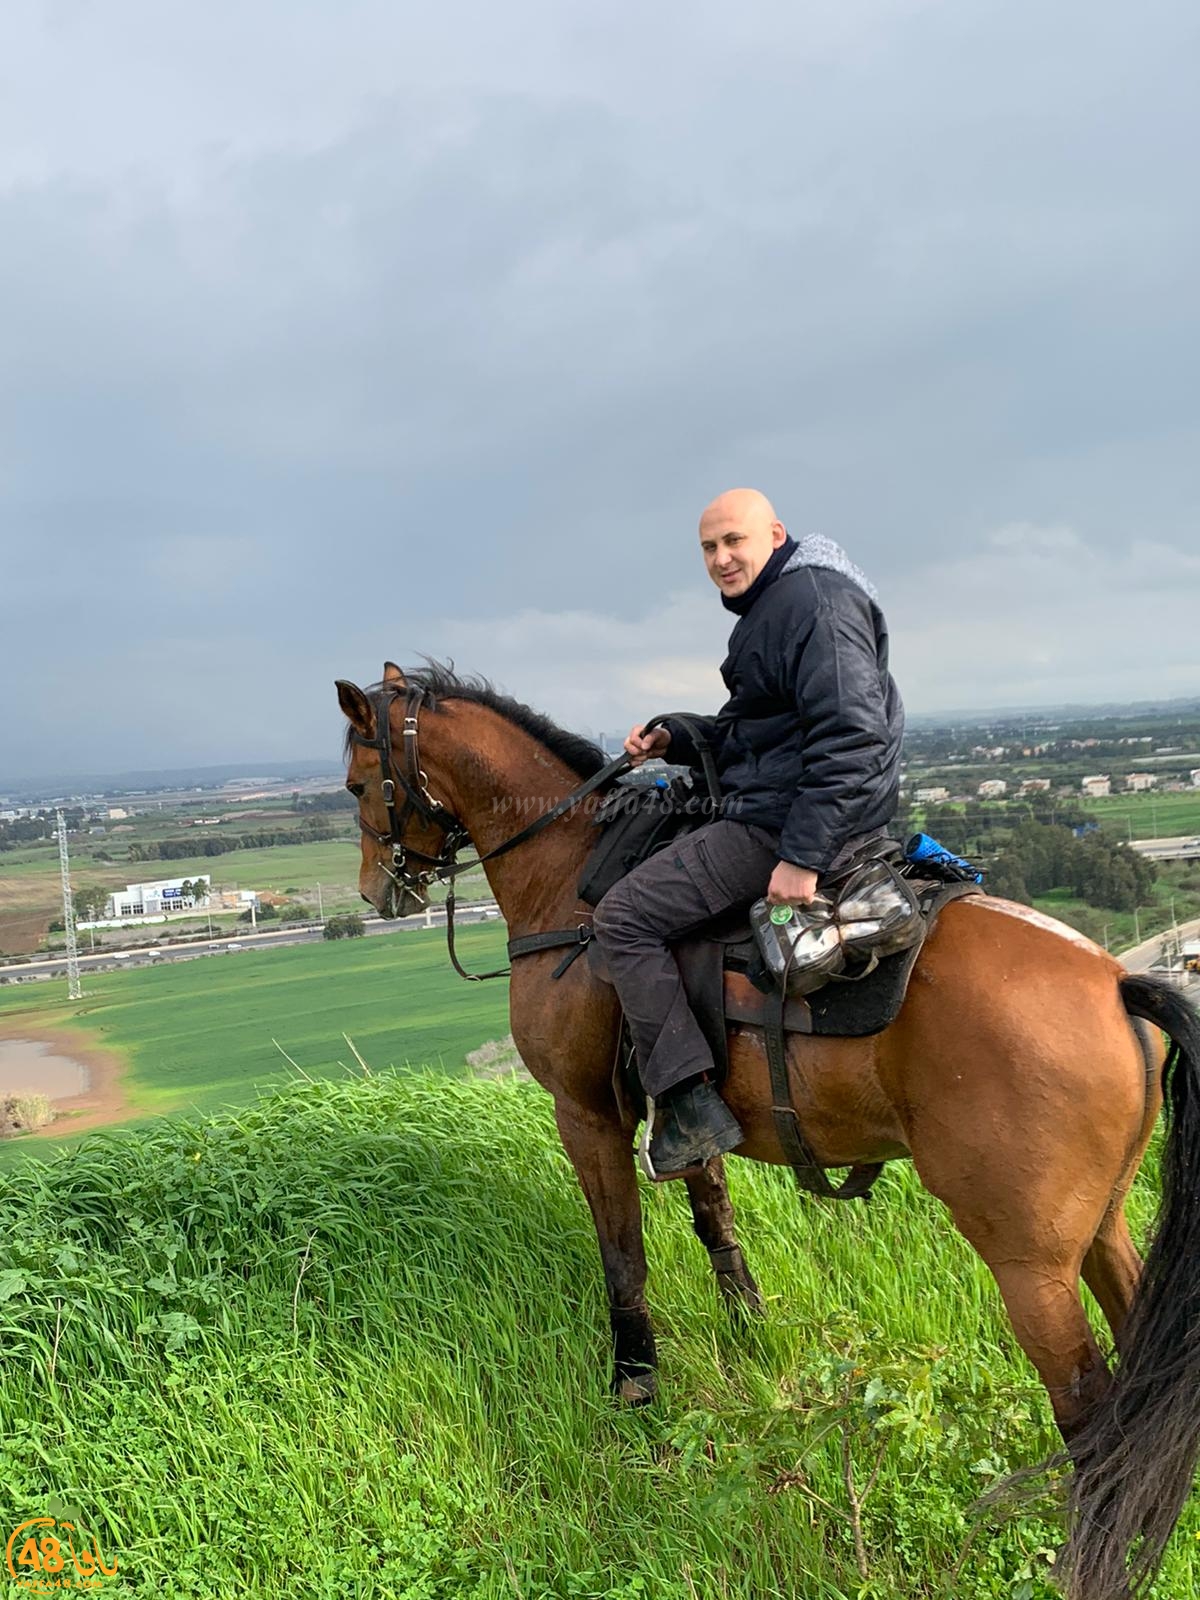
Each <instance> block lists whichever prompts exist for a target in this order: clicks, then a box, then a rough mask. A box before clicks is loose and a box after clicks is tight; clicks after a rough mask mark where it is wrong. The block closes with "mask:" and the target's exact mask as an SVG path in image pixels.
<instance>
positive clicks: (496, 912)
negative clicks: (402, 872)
mask: <svg viewBox="0 0 1200 1600" xmlns="http://www.w3.org/2000/svg"><path fill="white" fill-rule="evenodd" d="M499 916H500V908H499V906H497V905H496V903H495V901H492V900H486V901H480V902H479V903H478V904H476V905H465V906H464V905H459V906H457V907H456V908H455V912H454V921H455V925H456V926H457V925H458V924H460V923H463V924H466V923H470V922H492V921H495V920H497V919H498V918H499ZM363 923H364V925H365V928H366V932H367V934H368V935H372V934H380V933H401V932H406V931H410V930H412V929H414V928H421V929H424V928H444V927H445V926H446V908H445V906H441V905H434V906H430V908H429V910H428V912H419V913H418V914H417V915H416V916H414V917H397V918H395V919H394V920H392V921H390V922H388V921H385V920H384V919H383V917H368V916H364V917H363ZM322 928H323V925H322V924H321V923H319V922H309V923H293V924H290V925H289V926H288V927H286V928H269V929H264V930H262V931H261V932H255V933H250V932H246V933H242V932H239V933H238V934H237V936H236V937H235V938H229V939H212V940H208V939H204V940H188V941H186V942H181V943H179V944H148V945H139V946H138V947H136V948H133V949H128V950H122V951H121V953H120V954H119V955H118V954H117V952H116V951H115V950H97V951H96V953H95V954H94V955H92V954H90V953H88V954H84V953H82V952H81V953H80V956H79V968H80V971H81V972H87V971H93V972H96V971H100V972H111V971H113V970H115V969H116V968H118V967H145V966H150V965H153V964H154V963H156V962H163V961H191V960H193V959H195V958H196V957H198V956H210V955H211V956H218V955H239V954H241V953H242V952H243V951H246V950H262V949H271V948H274V947H275V946H277V945H288V944H314V943H319V942H320V941H321V939H322V938H323V937H324V934H323V932H322ZM66 971H67V962H66V958H65V956H52V957H50V958H48V959H46V960H42V961H10V962H5V963H3V964H0V982H6V981H7V982H12V981H13V980H14V979H16V980H18V981H28V980H29V979H33V978H61V977H65V976H66Z"/></svg>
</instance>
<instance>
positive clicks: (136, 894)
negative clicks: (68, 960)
mask: <svg viewBox="0 0 1200 1600" xmlns="http://www.w3.org/2000/svg"><path fill="white" fill-rule="evenodd" d="M211 881H212V880H211V878H210V877H209V876H208V874H207V873H205V874H203V875H202V876H201V877H199V878H190V879H189V878H163V879H161V880H160V881H159V882H158V883H130V884H127V885H126V886H125V888H124V889H118V890H117V891H116V893H115V894H114V895H113V897H112V899H111V900H110V901H109V902H108V905H107V906H106V907H105V908H104V914H105V916H106V918H109V919H111V920H112V921H114V922H115V921H119V920H121V919H122V918H124V917H161V916H163V915H165V913H166V912H168V911H194V910H195V908H196V906H197V905H205V904H207V902H208V887H209V884H210V883H211ZM185 883H193V884H195V883H203V885H204V894H203V895H202V896H201V897H200V898H199V899H197V898H196V896H195V895H194V894H186V895H185V894H184V893H183V885H184V884H185Z"/></svg>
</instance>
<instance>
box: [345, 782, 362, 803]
mask: <svg viewBox="0 0 1200 1600" xmlns="http://www.w3.org/2000/svg"><path fill="white" fill-rule="evenodd" d="M346 787H347V789H349V791H350V793H351V794H352V795H353V796H354V797H355V799H356V800H361V799H362V797H363V795H364V794H366V792H367V791H366V788H365V787H364V785H363V784H361V783H348V784H347V785H346Z"/></svg>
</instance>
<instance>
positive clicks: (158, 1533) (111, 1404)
mask: <svg viewBox="0 0 1200 1600" xmlns="http://www.w3.org/2000/svg"><path fill="white" fill-rule="evenodd" d="M156 976H157V975H156ZM337 1020H340V1019H337ZM318 1053H319V1052H318ZM396 1053H397V1054H400V1053H401V1051H399V1050H398V1051H397V1052H396ZM403 1053H404V1054H408V1055H410V1056H411V1055H414V1054H416V1053H418V1052H417V1051H415V1050H414V1049H412V1048H410V1047H409V1046H408V1045H407V1044H406V1045H405V1046H404V1047H403ZM211 1054H212V1056H213V1058H214V1059H217V1058H218V1056H219V1045H217V1044H215V1043H214V1045H213V1046H212V1048H211ZM201 1061H202V1056H201V1055H200V1054H197V1055H196V1056H195V1057H194V1062H195V1068H196V1070H197V1072H200V1071H201V1065H200V1064H201ZM217 1070H218V1071H219V1070H220V1069H219V1068H218V1069H217ZM731 1167H732V1175H731V1186H732V1189H733V1194H734V1200H735V1203H736V1204H737V1206H738V1210H739V1217H740V1232H741V1237H742V1240H743V1243H744V1245H745V1248H746V1251H747V1255H748V1258H749V1260H750V1263H751V1265H752V1268H753V1270H754V1271H755V1272H756V1274H757V1276H758V1277H759V1279H760V1282H761V1284H762V1286H763V1289H764V1292H765V1295H766V1298H767V1306H768V1310H767V1316H766V1318H765V1320H764V1321H763V1322H762V1323H761V1324H756V1325H755V1326H754V1327H753V1328H752V1329H750V1330H747V1331H739V1330H738V1329H736V1328H735V1327H732V1326H731V1325H730V1324H729V1323H728V1322H727V1321H726V1318H725V1315H724V1313H723V1311H722V1309H721V1307H720V1304H719V1301H718V1296H717V1294H716V1291H715V1289H714V1286H713V1282H712V1276H711V1273H710V1271H709V1269H708V1263H707V1259H706V1257H705V1255H704V1252H703V1250H702V1249H701V1248H700V1246H699V1244H698V1243H697V1241H696V1240H695V1239H694V1237H693V1236H692V1234H691V1229H690V1223H689V1221H688V1219H687V1215H686V1204H685V1197H684V1195H683V1194H682V1192H680V1188H679V1186H678V1185H674V1184H672V1185H665V1186H663V1187H662V1188H651V1187H646V1188H645V1189H644V1190H643V1202H644V1210H645V1215H646V1223H647V1241H648V1253H649V1259H650V1267H651V1276H650V1284H649V1294H650V1301H651V1305H652V1306H653V1308H654V1311H655V1315H656V1319H657V1325H658V1332H659V1350H660V1358H661V1362H662V1374H663V1393H662V1395H661V1397H660V1399H659V1401H658V1402H657V1403H656V1404H655V1405H654V1406H653V1407H651V1408H649V1409H647V1410H644V1411H639V1412H627V1411H619V1410H617V1409H616V1408H615V1407H614V1406H613V1405H612V1403H611V1402H610V1401H609V1400H608V1397H607V1393H606V1383H607V1366H608V1360H609V1334H608V1325H607V1315H606V1308H605V1300H604V1292H603V1285H602V1279H601V1274H600V1268H599V1261H598V1257H597V1251H596V1247H595V1241H594V1236H593V1231H592V1226H591V1221H590V1218H589V1216H588V1213H587V1208H586V1206H585V1204H584V1202H583V1199H582V1197H581V1195H580V1193H579V1190H578V1188H577V1186H576V1183H575V1180H574V1177H573V1174H572V1173H571V1171H570V1169H569V1167H568V1165H567V1162H566V1160H565V1158H564V1156H563V1154H562V1152H561V1149H560V1148H559V1146H558V1142H557V1139H556V1136H555V1133H554V1129H553V1122H552V1115H551V1102H550V1099H549V1097H548V1096H547V1095H545V1094H544V1093H543V1092H542V1091H541V1090H540V1089H538V1088H537V1087H536V1086H534V1085H531V1084H529V1083H527V1082H526V1083H522V1082H519V1081H513V1080H509V1081H506V1082H502V1083H483V1082H466V1081H462V1080H448V1079H446V1078H445V1077H443V1076H439V1075H424V1074H412V1075H408V1074H401V1075H395V1076H392V1075H384V1076H382V1077H377V1078H372V1079H370V1080H368V1081H360V1082H357V1083H351V1082H345V1083H339V1084H331V1083H322V1084H316V1085H312V1086H308V1085H299V1086H297V1087H295V1088H293V1089H291V1090H289V1091H286V1092H284V1093H283V1094H282V1095H281V1096H280V1097H279V1098H277V1099H268V1100H265V1101H263V1102H260V1103H259V1104H258V1105H256V1106H254V1107H251V1108H249V1109H247V1110H245V1111H243V1112H241V1113H238V1114H236V1115H232V1116H227V1117H222V1118H218V1119H214V1120H192V1121H183V1120H173V1121H166V1122H162V1123H159V1124H157V1125H156V1126H155V1127H154V1128H153V1129H152V1130H149V1131H145V1132H143V1131H135V1132H131V1133H128V1134H126V1135H124V1136H122V1137H120V1138H117V1137H114V1136H111V1135H108V1136H95V1135H93V1136H92V1137H90V1138H88V1139H87V1140H86V1141H85V1142H84V1143H83V1144H81V1145H80V1146H79V1147H77V1148H76V1149H74V1150H71V1151H69V1152H68V1153H67V1154H66V1155H64V1156H63V1157H61V1158H60V1159H59V1160H57V1161H56V1162H54V1163H52V1164H51V1165H50V1166H48V1167H46V1166H42V1165H41V1164H39V1163H33V1162H30V1163H25V1164H23V1166H22V1167H21V1168H20V1169H19V1170H18V1171H17V1172H15V1173H14V1174H11V1175H9V1176H8V1177H4V1176H2V1175H0V1324H2V1326H3V1333H4V1348H5V1353H6V1376H5V1381H4V1383H3V1385H0V1472H2V1477H3V1483H4V1488H5V1495H4V1504H5V1513H6V1517H7V1518H8V1520H9V1521H10V1522H11V1523H13V1524H15V1523H16V1522H17V1521H18V1520H19V1519H24V1518H29V1517H35V1516H41V1515H50V1516H55V1517H59V1518H67V1517H70V1518H71V1519H72V1520H74V1521H75V1522H76V1523H77V1524H79V1525H80V1526H81V1527H82V1528H84V1529H85V1530H86V1531H87V1533H88V1534H89V1535H92V1536H94V1537H95V1538H96V1539H97V1540H98V1542H99V1547H100V1551H101V1554H102V1555H103V1557H104V1559H105V1561H106V1562H107V1563H109V1564H111V1563H112V1561H113V1560H114V1559H116V1560H117V1562H118V1563H119V1579H118V1580H117V1581H116V1582H114V1584H113V1585H112V1587H111V1592H113V1593H120V1594H122V1595H129V1596H136V1597H148V1596H151V1595H159V1594H170V1595H172V1596H178V1597H195V1600H227V1597H228V1596H232V1595H237V1596H248V1597H261V1600H293V1597H295V1596H304V1597H305V1600H308V1597H312V1600H335V1597H336V1600H343V1597H346V1596H352V1597H359V1600H651V1597H652V1600H1049V1597H1050V1596H1051V1595H1052V1593H1053V1591H1052V1589H1051V1588H1050V1586H1049V1584H1048V1582H1047V1580H1046V1569H1047V1562H1048V1558H1049V1554H1050V1552H1052V1550H1053V1548H1054V1545H1055V1544H1056V1543H1057V1541H1058V1538H1059V1532H1058V1529H1057V1527H1056V1525H1055V1523H1054V1522H1053V1520H1044V1518H1043V1515H1042V1514H1040V1509H1039V1507H1038V1506H1037V1505H1031V1504H1025V1505H1024V1506H1021V1507H1016V1506H1012V1505H1009V1506H1007V1507H1006V1508H1004V1509H1001V1510H998V1511H992V1512H989V1513H987V1514H985V1515H983V1516H982V1517H981V1518H980V1519H979V1520H972V1516H971V1508H972V1506H973V1504H974V1503H975V1502H976V1500H977V1498H978V1496H979V1495H980V1494H981V1493H982V1492H983V1491H985V1490H986V1489H988V1488H989V1486H991V1485H993V1484H994V1483H995V1482H996V1481H997V1479H998V1477H999V1476H1000V1475H1002V1474H1004V1473H1006V1472H1008V1471H1009V1470H1010V1469H1012V1468H1015V1467H1018V1466H1025V1465H1030V1464H1032V1463H1034V1462H1036V1461H1038V1460H1040V1459H1042V1458H1044V1457H1045V1456H1046V1455H1047V1454H1048V1453H1049V1452H1051V1451H1052V1450H1053V1449H1054V1448H1055V1447H1056V1444H1057V1437H1056V1435H1055V1434H1054V1433H1053V1431H1052V1428H1051V1425H1050V1417H1049V1409H1048V1406H1047V1403H1046V1400H1045V1397H1044V1395H1043V1393H1042V1391H1041V1389H1040V1388H1039V1387H1038V1385H1037V1383H1036V1381H1035V1379H1034V1377H1033V1374H1032V1371H1031V1369H1030V1368H1029V1367H1028V1366H1027V1365H1026V1363H1025V1362H1024V1360H1023V1358H1021V1357H1020V1356H1019V1355H1018V1354H1016V1353H1015V1345H1014V1340H1013V1337H1012V1334H1011V1332H1010V1330H1009V1327H1008V1324H1007V1322H1006V1321H1005V1319H1004V1316H1003V1314H1002V1311H1001V1309H1000V1305H999V1300H998V1296H997V1294H996V1291H995V1288H994V1286H993V1284H992V1282H991V1280H990V1278H989V1276H988V1274H987V1273H986V1272H985V1271H984V1269H983V1268H982V1266H981V1265H980V1263H979V1262H978V1261H977V1259H976V1258H975V1257H974V1256H973V1254H972V1253H971V1252H970V1250H969V1249H968V1248H967V1247H966V1245H965V1244H964V1243H963V1241H962V1240H961V1239H959V1238H958V1237H957V1236H956V1235H955V1234H954V1233H953V1231H952V1230H951V1228H950V1226H949V1224H948V1222H947V1220H946V1217H945V1214H944V1212H943V1211H942V1209H941V1207H940V1206H939V1205H937V1204H936V1203H935V1202H933V1201H932V1200H931V1199H930V1198H929V1197H928V1196H927V1195H925V1194H924V1193H923V1192H922V1191H921V1190H920V1189H919V1187H918V1185H917V1184H916V1182H915V1179H914V1176H913V1174H912V1172H911V1170H910V1169H909V1168H908V1167H906V1166H896V1167H893V1168H891V1169H889V1172H888V1174H887V1175H886V1176H885V1178H884V1180H883V1181H882V1182H881V1184H880V1186H879V1189H878V1191H877V1194H876V1198H875V1199H874V1200H873V1201H872V1203H871V1205H870V1206H862V1207H853V1208H851V1207H845V1208H836V1207H835V1208H827V1207H822V1206H821V1205H819V1204H817V1203H815V1202H813V1201H811V1200H809V1201H804V1200H801V1199H799V1198H798V1197H797V1195H796V1193H795V1189H794V1186H793V1184H792V1181H791V1178H790V1175H788V1174H787V1173H785V1172H782V1171H773V1170H767V1169H763V1168H751V1167H749V1166H748V1165H744V1164H742V1163H739V1162H737V1161H736V1160H735V1161H733V1162H732V1163H731ZM1151 1202H1152V1193H1151V1191H1150V1188H1149V1186H1148V1185H1146V1186H1143V1187H1141V1188H1140V1192H1139V1193H1138V1194H1137V1195H1135V1208H1134V1209H1135V1212H1136V1217H1137V1220H1138V1223H1139V1225H1141V1224H1144V1222H1145V1220H1146V1217H1147V1213H1148V1210H1149V1207H1150V1204H1151ZM876 1473H877V1477H876V1476H875V1474H876ZM872 1481H873V1486H872ZM849 1485H852V1486H853V1488H854V1491H855V1493H856V1494H857V1495H859V1496H862V1495H863V1493H864V1491H866V1490H867V1489H868V1486H871V1487H870V1492H869V1493H868V1494H867V1496H866V1499H865V1501H864V1502H863V1504H862V1506H861V1512H860V1518H859V1520H860V1524H861V1528H860V1531H861V1536H862V1553H861V1562H862V1567H863V1568H865V1575H864V1573H863V1571H862V1570H860V1562H859V1559H858V1558H857V1557H856V1554H855V1549H854V1541H853V1534H852V1528H851V1518H850V1511H851V1502H850V1491H849ZM1198 1537H1200V1506H1198V1505H1197V1503H1196V1500H1195V1499H1193V1501H1192V1503H1191V1505H1190V1507H1189V1509H1188V1511H1187V1512H1186V1513H1185V1517H1184V1522H1183V1524H1182V1526H1181V1527H1180V1529H1179V1530H1178V1531H1177V1533H1176V1536H1175V1538H1174V1540H1173V1542H1172V1545H1171V1548H1170V1551H1169V1555H1168V1562H1167V1567H1166V1569H1165V1570H1164V1573H1163V1576H1162V1578H1161V1580H1160V1582H1159V1584H1158V1585H1157V1587H1156V1589H1155V1591H1154V1592H1155V1594H1156V1596H1158V1597H1159V1600H1185V1597H1189V1596H1192V1595H1195V1594H1196V1593H1197V1583H1198V1581H1200V1552H1198V1551H1197V1538H1198ZM118 1583H119V1587H118ZM105 1592H110V1591H109V1590H108V1588H107V1586H106V1591H105Z"/></svg>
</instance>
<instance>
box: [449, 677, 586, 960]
mask: <svg viewBox="0 0 1200 1600" xmlns="http://www.w3.org/2000/svg"><path fill="white" fill-rule="evenodd" d="M427 726H428V729H429V734H430V735H432V737H427V734H426V728H427ZM435 729H436V732H435V731H434V730H435ZM421 739H422V757H423V759H424V761H425V764H426V768H427V770H428V774H429V782H430V787H431V788H432V789H433V791H434V793H435V794H437V795H438V798H439V799H443V800H444V802H445V804H447V805H448V806H449V808H450V809H451V810H452V811H453V812H454V814H455V816H457V817H458V818H459V819H460V821H461V822H462V824H463V826H464V827H465V828H466V830H467V832H468V834H469V835H470V837H471V843H472V844H473V845H474V846H475V849H476V850H477V851H478V853H479V854H480V855H481V856H483V855H486V854H487V853H488V851H489V850H494V849H495V848H496V847H497V846H498V845H501V844H503V843H504V842H505V841H506V840H508V839H511V838H512V836H513V835H514V834H515V833H519V832H520V831H521V829H522V828H525V827H527V826H528V825H529V824H530V823H531V822H534V821H536V819H537V818H538V817H540V816H544V815H545V814H546V812H547V811H549V810H550V809H551V808H552V807H553V806H554V805H555V804H556V803H557V802H558V801H559V800H563V799H565V798H566V796H567V795H569V794H570V793H571V791H572V790H573V789H577V788H578V787H579V785H580V784H581V783H583V782H584V779H583V778H581V777H580V776H579V774H578V773H576V772H574V771H572V770H571V769H570V768H569V767H568V766H567V765H566V764H565V763H564V762H563V761H561V760H559V758H558V757H557V756H555V755H552V754H551V752H550V751H549V750H547V749H546V747H545V745H543V744H542V743H541V742H540V741H539V740H537V739H535V738H534V737H533V736H532V735H531V734H528V733H526V732H525V730H524V729H523V728H518V727H516V726H515V725H514V724H513V723H511V722H509V721H508V720H507V719H506V718H504V717H502V716H500V714H499V713H498V712H496V711H493V710H492V709H491V708H490V707H487V706H479V705H476V704H474V703H473V702H471V701H462V700H459V701H455V700H451V699H449V698H448V699H447V700H446V701H444V703H443V708H442V710H441V711H440V712H438V713H437V714H436V715H435V716H434V717H431V718H429V719H428V724H427V723H426V721H425V719H422V724H421ZM439 784H440V785H441V788H440V789H439ZM592 809H593V807H592V806H590V805H589V804H587V802H584V803H583V804H581V805H580V806H579V807H578V808H576V810H574V811H571V812H569V813H568V814H567V815H566V816H563V817H559V818H557V819H556V820H555V821H554V822H552V823H549V824H548V825H547V826H546V827H545V828H543V829H542V830H541V831H540V832H538V833H536V834H534V836H533V837H532V838H531V839H529V840H527V841H525V842H524V843H522V844H519V845H517V846H516V847H515V848H514V849H513V850H512V851H510V852H508V853H507V854H505V855H502V856H499V857H498V858H497V859H496V860H495V861H488V862H486V863H485V864H484V868H483V870H484V872H485V873H486V874H487V879H488V883H489V884H490V886H491V890H492V893H493V894H494V895H495V897H496V903H497V905H498V906H499V907H500V910H501V912H502V914H503V916H504V919H505V921H506V922H507V923H508V925H509V927H510V929H514V930H517V931H525V930H527V929H540V928H543V927H546V928H548V927H550V926H551V924H552V923H554V925H555V926H557V925H558V923H557V922H555V921H554V919H555V918H558V919H559V920H560V921H561V919H562V918H564V917H565V918H566V921H565V922H563V923H562V925H563V926H569V925H570V923H571V922H573V921H574V920H576V918H577V914H578V908H579V898H578V896H577V895H576V893H575V884H576V881H577V880H578V877H579V872H580V869H581V867H582V865H583V862H584V860H585V859H586V857H587V854H588V851H589V850H590V848H591V845H592V842H593V830H592V826H591V812H592Z"/></svg>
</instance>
